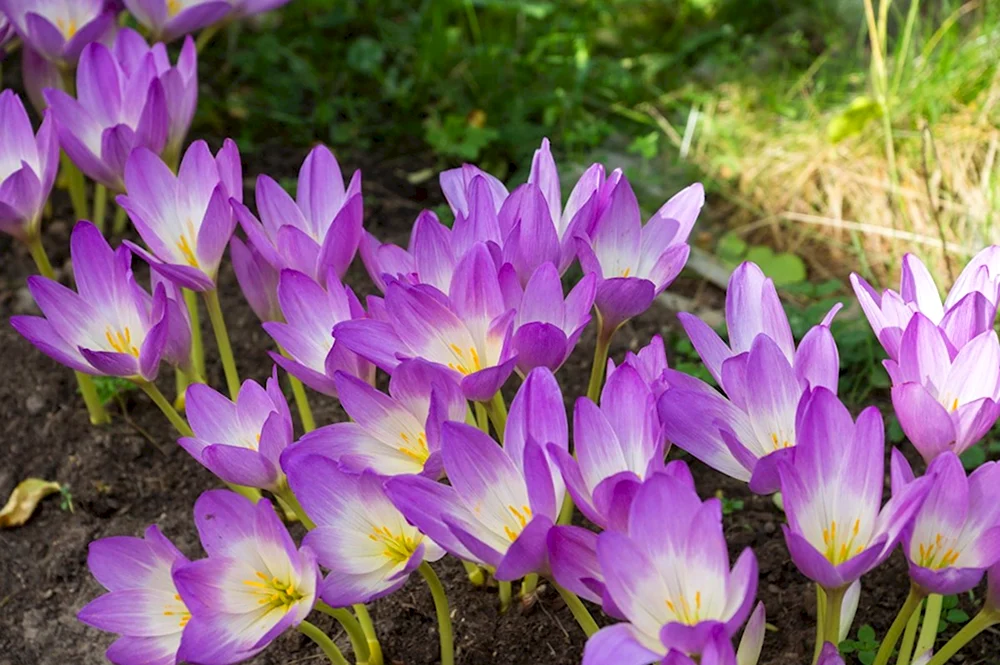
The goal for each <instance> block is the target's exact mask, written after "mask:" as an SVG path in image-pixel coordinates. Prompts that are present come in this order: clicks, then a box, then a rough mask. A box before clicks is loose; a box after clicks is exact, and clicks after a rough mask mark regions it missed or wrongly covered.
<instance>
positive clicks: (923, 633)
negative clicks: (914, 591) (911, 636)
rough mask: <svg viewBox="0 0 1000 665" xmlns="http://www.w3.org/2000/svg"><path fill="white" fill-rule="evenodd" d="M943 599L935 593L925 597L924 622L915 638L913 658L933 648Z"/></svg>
mask: <svg viewBox="0 0 1000 665" xmlns="http://www.w3.org/2000/svg"><path fill="white" fill-rule="evenodd" d="M943 603H944V598H943V597H942V596H941V595H940V594H937V593H932V594H931V595H929V596H927V605H926V606H925V608H924V622H923V624H922V625H921V626H920V637H918V638H917V648H916V649H914V650H913V655H914V656H919V655H920V654H922V653H924V652H925V651H927V650H928V649H933V648H934V641H935V640H936V639H937V634H938V623H940V621H941V605H942V604H943Z"/></svg>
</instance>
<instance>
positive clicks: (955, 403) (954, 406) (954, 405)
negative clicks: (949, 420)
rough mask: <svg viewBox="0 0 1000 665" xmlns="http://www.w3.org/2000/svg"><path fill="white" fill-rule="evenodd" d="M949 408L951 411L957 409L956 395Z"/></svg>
mask: <svg viewBox="0 0 1000 665" xmlns="http://www.w3.org/2000/svg"><path fill="white" fill-rule="evenodd" d="M951 410H952V411H957V410H958V398H957V397H956V398H955V401H954V402H952V403H951Z"/></svg>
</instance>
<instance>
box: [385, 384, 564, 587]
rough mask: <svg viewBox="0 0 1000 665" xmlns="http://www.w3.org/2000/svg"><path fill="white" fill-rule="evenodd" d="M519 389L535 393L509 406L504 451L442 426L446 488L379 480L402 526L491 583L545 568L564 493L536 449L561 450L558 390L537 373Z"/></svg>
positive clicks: (413, 479) (477, 434)
mask: <svg viewBox="0 0 1000 665" xmlns="http://www.w3.org/2000/svg"><path fill="white" fill-rule="evenodd" d="M525 391H527V392H535V393H536V395H535V396H534V397H533V399H532V401H534V402H535V404H534V405H533V407H532V408H523V409H522V408H519V409H516V410H515V409H514V408H513V405H512V408H511V414H510V417H509V418H508V420H507V427H506V432H505V438H504V442H505V445H504V447H500V446H498V445H497V444H496V442H495V441H493V440H492V439H491V438H490V437H489V436H487V435H486V434H484V433H483V432H482V431H481V430H479V429H476V428H475V427H471V426H469V425H465V424H460V423H455V422H449V423H445V424H444V425H443V426H442V428H441V458H442V461H443V462H444V469H445V473H446V474H447V476H448V480H449V481H450V483H451V484H450V485H444V484H441V483H437V482H434V481H433V480H431V479H429V478H426V477H423V476H396V477H393V478H390V479H389V480H388V481H386V492H387V493H388V495H389V498H390V499H391V500H392V502H393V504H395V506H396V507H397V508H398V509H399V510H400V511H401V512H402V513H403V516H404V517H406V519H407V521H408V522H410V523H411V524H413V525H414V526H416V527H417V528H418V529H420V531H421V532H422V533H424V534H426V535H427V536H428V537H429V538H431V539H432V540H433V541H434V542H436V543H437V544H439V545H440V546H441V547H443V548H444V549H445V550H447V551H448V552H450V553H451V554H453V555H454V556H457V557H459V558H460V559H465V560H467V561H478V562H480V563H483V564H485V565H488V566H491V567H493V568H494V569H495V571H496V572H495V577H496V579H498V580H516V579H519V578H521V577H524V576H525V575H527V574H528V573H544V572H546V571H547V570H548V563H547V560H546V559H547V557H546V551H547V547H546V535H547V534H548V531H549V529H551V528H552V525H553V524H554V523H555V520H556V517H557V516H558V512H559V506H560V505H561V503H562V499H563V495H564V491H561V489H560V488H561V483H559V484H557V482H556V478H555V477H554V474H553V470H552V465H551V463H550V462H549V460H548V459H547V457H546V454H545V452H544V446H545V445H546V444H549V443H555V444H557V445H559V446H560V447H561V448H563V449H565V445H566V440H565V431H566V430H565V427H566V425H565V416H564V415H563V413H564V412H563V408H562V396H561V394H560V392H559V386H558V384H557V383H556V382H555V377H553V376H552V373H551V372H549V371H548V370H547V369H544V368H539V369H536V370H534V371H533V372H532V373H531V374H529V375H528V378H527V379H526V380H525V382H524V384H523V385H522V386H521V389H520V390H519V391H518V394H521V393H522V392H525ZM536 400H537V401H536ZM545 402H547V405H545V404H544V403H545ZM560 421H561V422H560ZM560 436H561V437H563V439H562V440H561V441H556V440H554V439H556V438H559V437H560Z"/></svg>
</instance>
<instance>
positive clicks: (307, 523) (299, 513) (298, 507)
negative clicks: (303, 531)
mask: <svg viewBox="0 0 1000 665" xmlns="http://www.w3.org/2000/svg"><path fill="white" fill-rule="evenodd" d="M274 494H275V496H277V497H278V498H279V499H281V500H282V501H283V502H284V504H285V505H286V506H288V508H290V509H291V511H292V512H293V513H294V514H295V516H296V517H297V518H299V521H300V522H302V525H303V526H304V527H305V528H307V529H310V530H312V529H314V528H316V523H315V522H313V521H312V520H311V519H309V515H307V514H306V511H305V508H303V507H302V504H301V503H299V500H298V499H297V498H295V493H294V492H292V490H291V488H290V487H288V486H287V485H285V486H283V487H281V488H279V489H277V490H275V492H274Z"/></svg>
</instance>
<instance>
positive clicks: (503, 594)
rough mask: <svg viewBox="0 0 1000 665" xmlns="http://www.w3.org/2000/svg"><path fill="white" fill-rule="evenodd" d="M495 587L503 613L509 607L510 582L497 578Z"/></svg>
mask: <svg viewBox="0 0 1000 665" xmlns="http://www.w3.org/2000/svg"><path fill="white" fill-rule="evenodd" d="M497 587H498V589H499V593H500V612H501V613H503V612H506V611H507V610H509V609H510V597H511V595H512V590H511V584H510V582H502V581H500V580H497Z"/></svg>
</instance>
